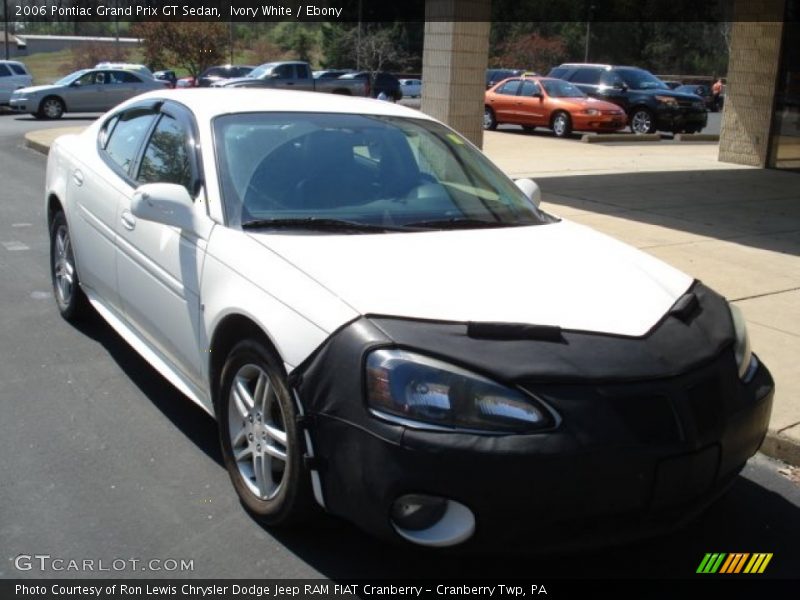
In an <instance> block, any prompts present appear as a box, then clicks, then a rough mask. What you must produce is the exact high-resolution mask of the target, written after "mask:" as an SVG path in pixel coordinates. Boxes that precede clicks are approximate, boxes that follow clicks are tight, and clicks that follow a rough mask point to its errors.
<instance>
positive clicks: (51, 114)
mask: <svg viewBox="0 0 800 600" xmlns="http://www.w3.org/2000/svg"><path fill="white" fill-rule="evenodd" d="M42 112H43V113H44V116H45V117H47V118H48V119H58V118H60V117H61V115H62V114H64V108H63V106H62V105H61V102H60V101H59V100H58V99H56V98H48V99H47V100H45V101H44V104H42Z"/></svg>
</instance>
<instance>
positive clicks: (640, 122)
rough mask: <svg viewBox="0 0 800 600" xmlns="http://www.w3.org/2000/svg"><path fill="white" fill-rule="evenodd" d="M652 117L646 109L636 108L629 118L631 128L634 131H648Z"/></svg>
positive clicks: (651, 125)
mask: <svg viewBox="0 0 800 600" xmlns="http://www.w3.org/2000/svg"><path fill="white" fill-rule="evenodd" d="M652 127H653V119H652V117H651V116H650V113H649V112H647V111H646V110H637V111H636V112H635V113H633V117H632V118H631V129H632V130H633V132H634V133H650V131H651V128H652Z"/></svg>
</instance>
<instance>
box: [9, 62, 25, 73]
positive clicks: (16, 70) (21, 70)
mask: <svg viewBox="0 0 800 600" xmlns="http://www.w3.org/2000/svg"><path fill="white" fill-rule="evenodd" d="M8 66H9V67H11V70H12V71H14V73H16V74H17V75H27V74H28V72H27V71H26V70H25V67H23V66H22V65H18V64H17V63H9V64H8Z"/></svg>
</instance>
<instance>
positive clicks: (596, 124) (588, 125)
mask: <svg viewBox="0 0 800 600" xmlns="http://www.w3.org/2000/svg"><path fill="white" fill-rule="evenodd" d="M627 124H628V118H627V117H626V116H625V114H619V115H574V116H573V125H572V128H573V129H574V130H575V131H619V130H620V129H624V128H625V126H626V125H627Z"/></svg>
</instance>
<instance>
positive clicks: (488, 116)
mask: <svg viewBox="0 0 800 600" xmlns="http://www.w3.org/2000/svg"><path fill="white" fill-rule="evenodd" d="M483 128H484V129H485V130H487V131H494V130H495V129H497V118H496V117H495V116H494V111H493V110H492V109H491V108H489V107H488V106H485V107H484V108H483Z"/></svg>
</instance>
